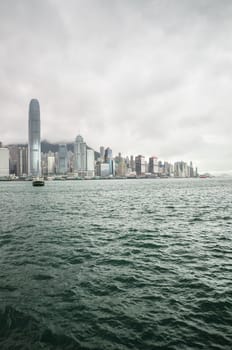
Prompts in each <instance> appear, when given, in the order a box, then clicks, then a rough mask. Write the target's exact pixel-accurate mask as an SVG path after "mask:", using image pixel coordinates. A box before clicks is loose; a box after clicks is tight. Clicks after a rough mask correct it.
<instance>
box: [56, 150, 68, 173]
mask: <svg viewBox="0 0 232 350" xmlns="http://www.w3.org/2000/svg"><path fill="white" fill-rule="evenodd" d="M67 171H68V152H67V145H66V144H59V150H58V171H57V172H58V173H59V174H67Z"/></svg>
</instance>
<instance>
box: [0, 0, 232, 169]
mask: <svg viewBox="0 0 232 350" xmlns="http://www.w3.org/2000/svg"><path fill="white" fill-rule="evenodd" d="M231 18H232V1H231V0H91V1H90V0H66V1H65V0H20V1H19V0H7V1H6V0H0V42H1V45H0V106H1V110H0V140H1V141H2V142H3V143H4V144H8V143H15V142H27V120H28V105H29V102H30V99H31V98H37V99H38V100H39V102H40V109H41V133H42V138H43V139H47V140H49V141H53V142H57V141H58V142H59V141H60V142H61V141H72V140H74V139H75V137H76V135H77V134H78V133H80V134H81V135H82V136H83V137H84V139H85V141H86V142H87V143H88V145H89V146H91V147H93V148H94V149H96V150H98V149H99V146H100V145H103V146H106V147H107V146H110V147H111V148H112V149H113V152H114V154H116V153H118V152H120V151H121V152H122V154H123V155H130V154H143V155H145V156H151V155H157V156H158V157H159V158H160V159H162V160H167V161H174V160H185V161H189V160H192V161H193V162H194V163H195V164H196V165H197V166H198V168H199V169H200V171H207V170H208V171H231V170H232V137H231V131H232V20H231Z"/></svg>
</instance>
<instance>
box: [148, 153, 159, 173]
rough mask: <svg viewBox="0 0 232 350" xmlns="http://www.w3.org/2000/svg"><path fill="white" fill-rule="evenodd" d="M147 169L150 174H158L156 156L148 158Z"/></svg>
mask: <svg viewBox="0 0 232 350" xmlns="http://www.w3.org/2000/svg"><path fill="white" fill-rule="evenodd" d="M148 171H149V173H151V174H155V175H158V172H159V171H158V160H157V157H150V158H149V167H148Z"/></svg>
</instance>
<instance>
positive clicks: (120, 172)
mask: <svg viewBox="0 0 232 350" xmlns="http://www.w3.org/2000/svg"><path fill="white" fill-rule="evenodd" d="M127 172H128V168H127V164H126V162H125V160H124V159H123V158H122V159H121V160H120V161H119V163H118V164H117V171H116V175H117V176H122V177H124V176H126V175H127Z"/></svg>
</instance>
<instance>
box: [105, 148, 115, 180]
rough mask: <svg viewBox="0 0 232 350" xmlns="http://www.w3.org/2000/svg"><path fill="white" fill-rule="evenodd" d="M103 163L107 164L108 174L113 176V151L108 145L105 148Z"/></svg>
mask: <svg viewBox="0 0 232 350" xmlns="http://www.w3.org/2000/svg"><path fill="white" fill-rule="evenodd" d="M105 163H107V164H109V175H112V176H115V162H114V160H113V152H112V149H111V148H110V147H107V148H106V150H105Z"/></svg>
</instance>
